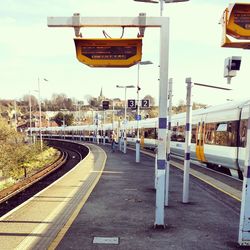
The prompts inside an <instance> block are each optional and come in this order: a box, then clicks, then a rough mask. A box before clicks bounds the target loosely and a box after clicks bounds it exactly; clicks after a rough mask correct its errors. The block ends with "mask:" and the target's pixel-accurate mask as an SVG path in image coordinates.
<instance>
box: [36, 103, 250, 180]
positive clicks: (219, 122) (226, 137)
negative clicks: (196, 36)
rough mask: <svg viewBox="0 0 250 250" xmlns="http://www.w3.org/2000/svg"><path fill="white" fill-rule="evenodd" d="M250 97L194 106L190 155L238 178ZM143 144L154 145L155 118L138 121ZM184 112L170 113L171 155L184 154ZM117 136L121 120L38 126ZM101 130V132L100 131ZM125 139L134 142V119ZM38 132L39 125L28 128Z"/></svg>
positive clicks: (69, 133) (67, 134)
mask: <svg viewBox="0 0 250 250" xmlns="http://www.w3.org/2000/svg"><path fill="white" fill-rule="evenodd" d="M249 110H250V100H245V101H238V102H236V101H231V102H227V103H226V104H222V105H218V106H214V107H208V108H203V109H199V110H194V111H193V112H192V121H191V124H192V131H191V159H192V160H195V161H199V162H202V163H204V164H206V165H207V166H208V167H210V168H214V169H220V170H222V171H223V172H225V173H227V174H231V175H234V176H235V175H237V177H238V178H240V179H242V176H243V175H242V173H243V169H244V164H245V155H246V137H247V123H248V117H249ZM138 124H139V125H138V127H139V133H140V137H141V140H143V142H144V147H146V148H151V149H154V148H156V147H157V138H158V133H157V132H158V118H149V119H146V120H141V121H140V122H138ZM185 124H186V113H180V114H176V115H173V116H172V122H171V142H170V148H171V155H177V156H182V157H183V156H184V146H185V145H184V144H185ZM113 130H114V131H115V132H116V134H117V135H118V137H120V136H121V134H122V132H123V131H124V124H122V123H120V122H114V123H113V124H103V125H99V126H97V125H83V126H68V127H65V128H64V127H47V128H42V134H43V137H53V138H66V139H76V140H86V141H91V140H94V138H97V137H98V140H100V141H102V140H103V137H104V136H103V135H104V134H105V137H104V138H105V141H107V142H108V141H109V138H110V135H111V132H112V131H113ZM104 131H105V132H104ZM126 131H127V143H128V144H135V142H136V135H137V121H129V122H127V124H126ZM32 133H39V128H32Z"/></svg>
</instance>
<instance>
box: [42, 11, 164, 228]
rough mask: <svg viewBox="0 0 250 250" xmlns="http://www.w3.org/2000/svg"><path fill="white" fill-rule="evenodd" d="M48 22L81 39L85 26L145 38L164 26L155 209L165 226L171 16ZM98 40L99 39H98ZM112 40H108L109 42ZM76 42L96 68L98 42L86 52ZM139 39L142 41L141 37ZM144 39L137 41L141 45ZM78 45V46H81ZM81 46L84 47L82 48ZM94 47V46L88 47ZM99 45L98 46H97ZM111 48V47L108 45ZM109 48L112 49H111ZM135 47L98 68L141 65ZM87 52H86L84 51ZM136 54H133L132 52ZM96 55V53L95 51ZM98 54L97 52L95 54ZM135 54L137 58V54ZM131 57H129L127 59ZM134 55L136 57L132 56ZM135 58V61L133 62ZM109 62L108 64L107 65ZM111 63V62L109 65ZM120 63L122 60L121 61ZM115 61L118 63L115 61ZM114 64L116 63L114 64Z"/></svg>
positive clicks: (157, 222) (75, 18)
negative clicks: (133, 31)
mask: <svg viewBox="0 0 250 250" xmlns="http://www.w3.org/2000/svg"><path fill="white" fill-rule="evenodd" d="M47 23H48V26H49V27H71V28H74V30H75V35H76V37H78V39H77V40H78V41H79V40H81V39H80V37H81V33H80V28H82V27H123V28H132V27H133V28H135V27H138V28H139V33H140V37H143V34H144V30H145V28H160V84H159V121H158V128H159V129H158V131H159V132H158V154H157V174H156V175H157V184H156V204H155V205H156V208H155V221H154V226H155V228H164V227H165V221H164V196H165V195H164V190H165V171H166V169H165V162H166V143H167V124H168V123H167V110H168V96H167V93H168V58H169V18H168V17H146V15H145V14H144V13H140V15H139V16H138V17H81V16H80V14H74V15H73V16H72V17H48V19H47ZM96 40H98V39H96ZM108 40H110V41H111V40H112V39H106V40H105V42H106V41H108ZM78 41H77V42H76V53H77V58H78V59H79V60H80V61H81V62H82V63H85V59H83V60H82V58H81V57H82V56H86V57H87V58H88V59H90V60H91V63H90V64H89V66H91V67H95V65H93V63H95V62H96V63H97V64H99V62H100V60H102V58H100V57H98V56H94V57H92V56H91V53H92V52H96V50H95V49H93V48H94V47H95V46H96V45H91V46H92V47H91V51H89V53H85V54H84V48H83V47H84V46H81V41H80V42H79V43H78ZM137 41H139V40H137ZM138 43H140V42H137V44H138ZM77 44H78V45H77ZM78 46H80V47H81V48H80V49H79V47H78ZM126 46H127V47H130V48H131V47H133V45H131V46H130V45H129V44H128V45H125V47H126ZM86 47H88V48H89V47H90V46H86ZM96 47H98V46H96ZM107 47H110V46H109V45H107ZM107 50H108V51H109V49H108V48H107ZM134 50H135V49H129V50H125V49H123V51H124V52H123V53H121V54H119V55H118V56H120V57H123V58H124V65H123V64H122V65H121V64H119V65H116V64H115V61H116V60H117V55H116V56H113V55H111V56H110V51H109V52H108V54H107V55H108V56H110V60H107V58H104V59H105V60H103V61H104V64H101V65H98V67H129V66H132V65H135V64H137V63H138V62H139V61H140V60H141V57H140V56H138V54H139V55H141V51H140V49H138V47H136V55H134V54H133V51H134ZM82 51H83V53H82ZM131 53H132V56H129V54H130V55H131ZM92 54H93V53H92ZM95 55H96V54H95ZM133 56H135V57H133ZM126 58H128V59H126ZM131 58H132V59H131ZM131 60H132V63H131ZM105 62H106V64H105ZM107 62H108V64H107ZM119 62H120V60H119ZM113 63H114V64H113ZM111 64H112V66H110V65H111Z"/></svg>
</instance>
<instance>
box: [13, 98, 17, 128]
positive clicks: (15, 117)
mask: <svg viewBox="0 0 250 250" xmlns="http://www.w3.org/2000/svg"><path fill="white" fill-rule="evenodd" d="M14 110H15V114H14V122H15V131H17V116H16V100H14Z"/></svg>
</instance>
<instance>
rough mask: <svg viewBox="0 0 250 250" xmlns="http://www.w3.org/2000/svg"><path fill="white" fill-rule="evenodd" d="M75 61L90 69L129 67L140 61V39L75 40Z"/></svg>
mask: <svg viewBox="0 0 250 250" xmlns="http://www.w3.org/2000/svg"><path fill="white" fill-rule="evenodd" d="M74 42H75V47H76V56H77V59H78V60H79V61H80V62H82V63H84V64H86V65H88V66H90V67H130V66H132V65H135V64H137V63H138V62H139V61H141V56H142V38H133V39H129V38H116V39H113V38H112V39H111V38H98V39H85V38H75V39H74Z"/></svg>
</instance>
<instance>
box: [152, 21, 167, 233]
mask: <svg viewBox="0 0 250 250" xmlns="http://www.w3.org/2000/svg"><path fill="white" fill-rule="evenodd" d="M168 58H169V19H167V20H166V22H165V23H164V24H163V25H162V26H161V32H160V85H159V121H158V128H159V129H158V152H157V183H156V210H155V222H154V226H155V227H156V228H158V227H160V228H164V227H165V223H164V198H165V195H164V193H165V192H164V191H165V171H166V169H165V163H166V143H167V112H166V110H168V101H167V93H168Z"/></svg>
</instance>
